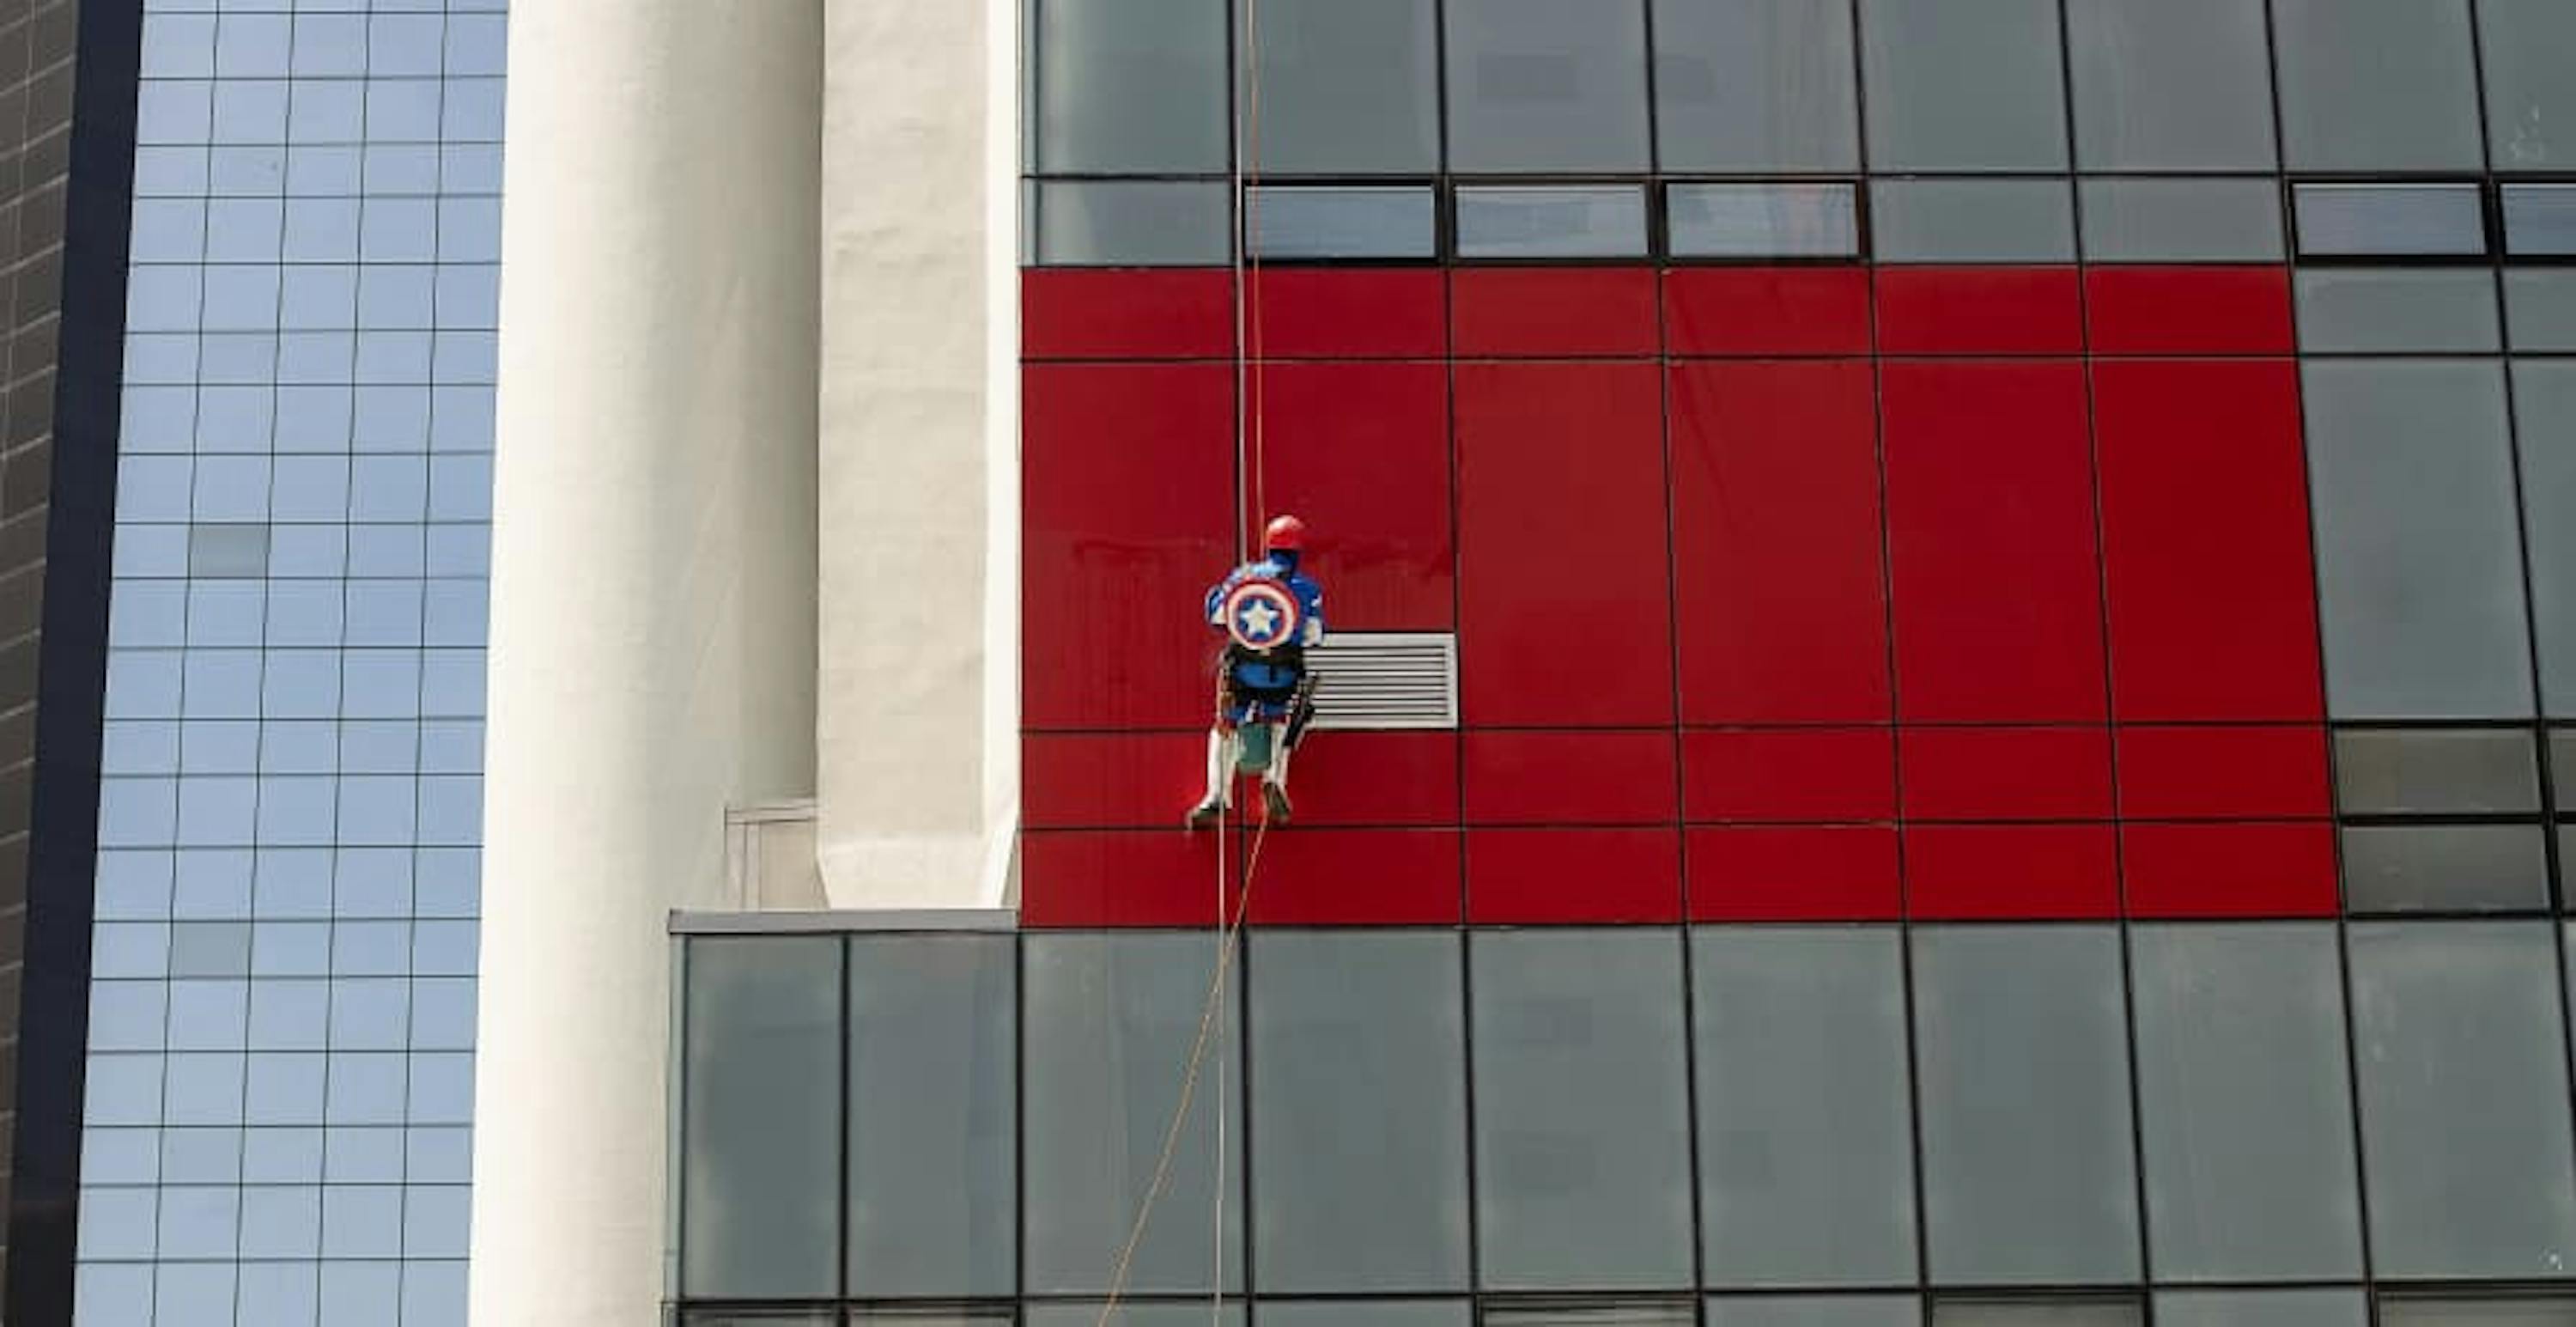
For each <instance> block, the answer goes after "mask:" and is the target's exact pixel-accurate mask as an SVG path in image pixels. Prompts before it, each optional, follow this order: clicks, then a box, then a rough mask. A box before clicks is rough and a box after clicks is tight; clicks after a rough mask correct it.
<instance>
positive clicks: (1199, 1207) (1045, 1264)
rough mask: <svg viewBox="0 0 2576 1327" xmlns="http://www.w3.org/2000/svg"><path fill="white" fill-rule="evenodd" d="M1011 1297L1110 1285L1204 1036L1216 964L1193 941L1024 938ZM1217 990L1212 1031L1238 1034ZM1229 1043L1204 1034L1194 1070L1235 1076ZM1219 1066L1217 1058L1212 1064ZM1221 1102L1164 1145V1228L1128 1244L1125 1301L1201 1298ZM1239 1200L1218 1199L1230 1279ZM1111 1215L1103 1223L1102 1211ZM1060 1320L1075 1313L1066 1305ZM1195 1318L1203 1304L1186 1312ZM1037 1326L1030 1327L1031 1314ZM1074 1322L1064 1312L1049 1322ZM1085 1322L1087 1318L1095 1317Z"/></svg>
mask: <svg viewBox="0 0 2576 1327" xmlns="http://www.w3.org/2000/svg"><path fill="white" fill-rule="evenodd" d="M1021 962H1022V969H1023V973H1024V979H1025V980H1026V982H1027V993H1026V996H1025V998H1024V999H1023V1002H1022V1008H1023V1010H1024V1013H1023V1015H1022V1017H1023V1018H1024V1019H1025V1022H1026V1028H1025V1031H1024V1032H1023V1034H1022V1045H1023V1051H1022V1057H1023V1058H1022V1061H1021V1075H1022V1085H1023V1086H1022V1091H1023V1100H1022V1112H1023V1113H1022V1117H1021V1118H1022V1130H1021V1136H1022V1146H1023V1148H1024V1149H1025V1151H1024V1153H1023V1155H1022V1157H1021V1163H1020V1164H1021V1170H1022V1173H1023V1179H1022V1191H1021V1192H1022V1201H1023V1202H1024V1203H1025V1204H1026V1206H1025V1207H1024V1209H1023V1212H1022V1220H1021V1230H1020V1241H1021V1260H1022V1261H1021V1266H1022V1271H1021V1288H1022V1291H1023V1293H1027V1294H1047V1293H1064V1292H1074V1293H1081V1292H1095V1293H1096V1292H1099V1291H1104V1290H1107V1289H1108V1288H1109V1279H1110V1276H1111V1271H1112V1268H1113V1267H1114V1266H1115V1264H1116V1262H1117V1259H1118V1251H1119V1248H1120V1247H1121V1246H1122V1245H1123V1244H1124V1243H1125V1242H1126V1238H1127V1231H1128V1228H1129V1223H1130V1222H1132V1221H1133V1220H1134V1218H1135V1213H1136V1211H1137V1207H1138V1204H1140V1203H1142V1202H1143V1201H1144V1199H1145V1194H1146V1191H1147V1189H1148V1188H1149V1187H1151V1185H1152V1183H1153V1179H1154V1163H1155V1160H1156V1158H1157V1157H1159V1156H1160V1155H1161V1152H1162V1146H1163V1135H1164V1132H1165V1130H1166V1129H1168V1128H1169V1127H1170V1123H1171V1118H1172V1111H1173V1108H1174V1107H1175V1106H1176V1105H1178V1103H1179V1098H1180V1085H1181V1070H1182V1066H1184V1065H1185V1064H1186V1063H1187V1062H1188V1059H1189V1054H1190V1047H1191V1043H1192V1042H1193V1041H1194V1040H1195V1039H1196V1037H1197V1034H1198V1024H1199V1010H1200V1009H1201V1007H1202V1006H1203V1004H1204V1002H1205V1000H1206V999H1207V992H1208V988H1209V986H1210V983H1211V978H1212V977H1213V976H1214V973H1215V965H1216V955H1215V953H1214V952H1213V950H1212V949H1211V947H1210V946H1209V944H1208V942H1207V938H1206V937H1205V936H1203V935H1184V934H1125V935H1031V936H1027V937H1025V938H1023V939H1022V941H1021ZM1240 989H1241V988H1240V987H1239V986H1237V985H1236V984H1235V983H1232V982H1229V983H1227V994H1226V1008H1225V1009H1223V1010H1222V1011H1220V1012H1219V1013H1218V1014H1217V1018H1218V1020H1219V1022H1218V1024H1217V1026H1219V1027H1221V1028H1232V1027H1235V1026H1238V1024H1237V1022H1236V1015H1235V1012H1234V1005H1235V993H1236V992H1237V991H1239V990H1240ZM1237 1049H1238V1048H1237V1046H1236V1044H1235V1041H1234V1038H1232V1037H1230V1036H1229V1037H1222V1038H1214V1039H1212V1040H1211V1043H1210V1046H1209V1048H1208V1050H1207V1051H1206V1055H1207V1057H1208V1058H1207V1060H1206V1061H1205V1063H1204V1064H1203V1066H1202V1067H1201V1069H1200V1075H1201V1078H1202V1081H1203V1083H1207V1084H1210V1085H1212V1083H1213V1079H1214V1077H1215V1076H1216V1075H1217V1074H1219V1073H1222V1074H1224V1075H1225V1076H1226V1079H1227V1080H1228V1081H1229V1082H1233V1083H1237V1084H1240V1083H1241V1082H1242V1081H1243V1075H1242V1065H1241V1063H1240V1060H1241V1056H1240V1055H1239V1054H1238V1053H1237ZM1220 1056H1222V1057H1224V1058H1223V1059H1222V1060H1220V1059H1219V1058H1218V1057H1220ZM1242 1100H1243V1098H1242V1094H1241V1093H1240V1092H1236V1093H1231V1094H1229V1096H1228V1100H1227V1112H1228V1118H1227V1120H1226V1130H1225V1136H1226V1146H1227V1148H1228V1155H1227V1157H1226V1159H1225V1173H1226V1174H1228V1175H1230V1176H1234V1177H1236V1179H1237V1180H1239V1179H1240V1178H1241V1176H1242V1174H1243V1157H1242V1139H1243V1121H1242V1119H1241V1118H1240V1117H1241V1114H1242V1111H1241V1109H1240V1108H1241V1105H1242ZM1216 1127H1217V1111H1216V1106H1215V1094H1214V1093H1213V1091H1210V1092H1208V1093H1207V1094H1206V1095H1204V1096H1203V1097H1201V1098H1200V1099H1199V1100H1198V1102H1197V1104H1196V1106H1195V1107H1194V1108H1193V1109H1192V1110H1191V1111H1190V1117H1189V1119H1188V1120H1187V1121H1186V1122H1184V1124H1183V1125H1182V1129H1181V1134H1180V1139H1179V1141H1178V1142H1177V1143H1176V1144H1174V1147H1173V1160H1172V1165H1171V1172H1170V1176H1169V1178H1168V1180H1167V1182H1166V1183H1165V1185H1164V1188H1163V1192H1162V1197H1161V1199H1160V1200H1159V1203H1158V1210H1160V1211H1162V1212H1163V1213H1165V1214H1166V1215H1171V1214H1176V1213H1182V1212H1188V1213H1191V1214H1193V1215H1194V1216H1195V1217H1197V1218H1198V1219H1195V1220H1180V1219H1174V1220H1158V1221H1155V1222H1153V1223H1152V1224H1151V1225H1150V1226H1148V1227H1147V1229H1146V1231H1145V1235H1144V1238H1143V1240H1142V1241H1140V1242H1139V1243H1138V1245H1137V1247H1136V1254H1135V1259H1134V1262H1133V1265H1132V1268H1131V1271H1130V1275H1129V1278H1128V1289H1129V1290H1130V1291H1131V1292H1133V1293H1138V1294H1152V1293H1156V1292H1158V1291H1161V1292H1182V1293H1187V1292H1192V1291H1195V1292H1197V1293H1199V1294H1202V1295H1203V1294H1205V1293H1207V1289H1208V1276H1209V1274H1210V1273H1211V1272H1212V1271H1213V1270H1214V1269H1215V1266H1216V1247H1215V1244H1214V1243H1213V1240H1214V1238H1215V1234H1216V1232H1215V1231H1213V1230H1211V1229H1210V1228H1209V1227H1210V1221H1209V1219H1208V1218H1210V1217H1211V1216H1213V1214H1214V1213H1215V1212H1216V1211H1217V1210H1218V1209H1217V1205H1216V1199H1217V1189H1216V1160H1217V1157H1216ZM1242 1193H1243V1186H1242V1185H1241V1184H1240V1183H1237V1182H1234V1181H1229V1182H1228V1184H1227V1186H1226V1190H1225V1201H1226V1206H1225V1208H1224V1212H1225V1241H1226V1256H1225V1267H1226V1277H1227V1279H1228V1282H1229V1283H1232V1282H1234V1281H1236V1280H1238V1279H1239V1278H1240V1277H1241V1275H1242V1271H1243V1235H1242V1220H1243V1218H1242V1211H1241V1205H1242ZM1104 1214H1107V1215H1104ZM1068 1311H1070V1310H1068ZM1190 1311H1193V1312H1195V1313H1197V1314H1198V1315H1199V1316H1200V1318H1201V1319H1202V1320H1204V1318H1205V1316H1206V1313H1207V1306H1206V1305H1205V1304H1200V1305H1198V1306H1196V1308H1195V1309H1194V1310H1190ZM1030 1320H1031V1321H1035V1316H1034V1315H1032V1317H1031V1319H1030ZM1058 1320H1061V1321H1067V1322H1071V1321H1074V1319H1072V1318H1062V1319H1058ZM1091 1320H1092V1317H1091V1316H1084V1317H1082V1318H1081V1319H1080V1321H1082V1322H1086V1323H1087V1322H1090V1321H1091Z"/></svg>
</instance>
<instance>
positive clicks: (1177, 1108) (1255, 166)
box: [1095, 0, 1286, 1327]
mask: <svg viewBox="0 0 2576 1327" xmlns="http://www.w3.org/2000/svg"><path fill="white" fill-rule="evenodd" d="M1240 13H1241V22H1240V23H1239V24H1238V25H1237V30H1238V32H1239V33H1240V34H1241V37H1242V41H1241V47H1242V52H1241V55H1242V58H1241V60H1240V66H1241V68H1242V69H1243V71H1244V72H1243V78H1244V95H1243V97H1242V98H1241V99H1240V107H1239V110H1238V113H1236V114H1233V115H1230V116H1228V117H1227V118H1228V119H1229V120H1230V121H1231V128H1232V132H1233V136H1234V152H1233V160H1232V163H1231V168H1230V173H1231V175H1232V177H1233V178H1232V180H1231V181H1230V183H1231V184H1232V186H1233V204H1234V207H1233V211H1234V220H1235V227H1234V230H1235V242H1234V244H1233V245H1232V246H1231V247H1232V249H1233V254H1234V257H1233V268H1234V288H1233V297H1234V454H1235V465H1236V467H1237V469H1238V473H1239V474H1241V475H1243V476H1246V477H1248V478H1249V479H1250V480H1251V483H1250V484H1249V485H1248V486H1247V485H1244V484H1241V483H1238V484H1237V485H1236V488H1235V518H1234V519H1235V536H1236V542H1237V544H1238V546H1239V547H1242V548H1244V549H1246V550H1249V549H1250V548H1251V545H1252V537H1253V536H1252V530H1253V527H1254V525H1255V524H1257V523H1258V521H1259V520H1261V519H1263V518H1265V517H1266V516H1267V515H1268V513H1269V510H1270V500H1269V492H1268V483H1267V479H1268V476H1267V468H1268V467H1267V464H1266V457H1265V456H1264V452H1263V430H1262V420H1263V417H1264V415H1265V414H1266V413H1267V411H1268V406H1269V399H1268V397H1267V396H1266V395H1264V392H1263V386H1264V381H1265V378H1266V373H1265V370H1266V369H1267V367H1268V366H1267V364H1266V363H1265V361H1264V359H1263V356H1262V353H1261V286H1260V271H1261V260H1260V258H1259V256H1258V255H1257V254H1255V253H1254V252H1253V245H1254V243H1255V241H1256V239H1257V238H1258V236H1259V235H1260V211H1259V209H1260V200H1259V194H1258V193H1257V192H1256V191H1255V189H1254V187H1253V182H1254V181H1255V180H1258V179H1259V178H1260V174H1261V169H1260V154H1261V33H1260V27H1259V24H1260V21H1261V3H1260V0H1241V10H1240ZM1247 487H1248V488H1249V495H1248V496H1249V497H1250V499H1251V508H1250V510H1249V511H1247V510H1246V509H1245V506H1244V501H1245V498H1246V496H1247V494H1246V488H1247ZM1219 703H1220V704H1222V701H1221V700H1220V702H1219ZM1285 754H1286V753H1285V752H1284V751H1273V752H1272V753H1271V759H1273V760H1279V759H1283V758H1284V757H1285ZM1225 777H1226V778H1227V779H1229V780H1231V779H1234V778H1235V777H1237V776H1236V774H1235V771H1233V770H1230V769H1229V770H1227V771H1225ZM1228 819H1229V817H1228V815H1227V813H1226V803H1225V800H1224V799H1220V800H1219V802H1218V811H1217V820H1216V845H1217V851H1216V907H1215V910H1214V911H1213V912H1212V913H1211V914H1210V916H1211V917H1212V918H1213V919H1214V921H1215V922H1216V923H1217V929H1216V954H1215V962H1214V968H1215V971H1214V973H1213V975H1212V976H1211V977H1210V979H1209V981H1208V992H1207V998H1206V999H1205V1000H1204V1001H1202V1002H1201V1004H1200V1007H1199V1027H1198V1033H1197V1035H1196V1036H1195V1037H1193V1038H1192V1039H1191V1041H1190V1054H1189V1059H1188V1062H1187V1064H1186V1065H1185V1066H1184V1068H1183V1070H1182V1073H1181V1095H1180V1100H1179V1101H1178V1102H1176V1103H1175V1104H1174V1105H1173V1108H1172V1119H1171V1123H1170V1124H1168V1125H1167V1126H1165V1127H1164V1130H1163V1146H1162V1151H1161V1154H1160V1155H1158V1156H1157V1157H1156V1158H1155V1160H1154V1174H1153V1179H1152V1181H1151V1182H1150V1183H1148V1184H1147V1185H1146V1187H1145V1196H1144V1198H1143V1199H1142V1200H1141V1201H1139V1202H1138V1203H1137V1206H1136V1219H1135V1221H1134V1222H1133V1223H1132V1224H1131V1225H1129V1227H1128V1229H1127V1239H1126V1242H1125V1243H1124V1244H1122V1245H1121V1246H1120V1247H1119V1250H1118V1262H1117V1265H1116V1268H1115V1269H1114V1271H1113V1272H1112V1273H1111V1275H1110V1280H1109V1294H1108V1297H1107V1298H1105V1299H1103V1300H1102V1301H1101V1304H1100V1317H1099V1319H1098V1320H1097V1322H1096V1323H1095V1327H1108V1324H1109V1320H1110V1318H1111V1317H1112V1316H1113V1315H1115V1314H1116V1313H1117V1311H1118V1303H1119V1300H1120V1299H1121V1298H1122V1297H1124V1295H1125V1294H1126V1291H1127V1278H1128V1274H1129V1272H1130V1271H1131V1270H1132V1269H1133V1267H1134V1264H1135V1261H1136V1249H1137V1246H1138V1245H1139V1244H1141V1243H1142V1242H1143V1241H1144V1238H1145V1229H1146V1227H1147V1226H1148V1225H1149V1224H1150V1223H1151V1222H1152V1220H1153V1216H1154V1205H1155V1204H1156V1203H1157V1202H1159V1201H1160V1200H1161V1198H1162V1196H1163V1188H1164V1186H1165V1185H1166V1184H1167V1183H1169V1182H1170V1179H1171V1169H1172V1157H1173V1154H1174V1153H1175V1152H1176V1151H1177V1150H1178V1149H1179V1146H1180V1141H1181V1129H1182V1127H1183V1126H1184V1125H1186V1124H1187V1123H1188V1122H1189V1117H1190V1103H1191V1101H1192V1100H1193V1099H1194V1098H1195V1097H1196V1095H1197V1093H1198V1083H1199V1074H1200V1071H1201V1068H1202V1067H1203V1066H1204V1065H1205V1063H1206V1060H1207V1051H1208V1045H1209V1042H1210V1041H1211V1040H1212V1034H1213V1033H1214V1032H1215V1029H1216V1024H1217V1012H1218V1011H1219V1010H1220V1009H1222V1008H1224V1007H1225V991H1226V979H1227V976H1228V975H1229V973H1230V972H1231V971H1232V969H1233V966H1234V954H1235V949H1236V946H1237V945H1238V943H1240V939H1241V934H1242V930H1243V919H1244V917H1245V915H1246V914H1247V912H1248V911H1249V909H1250V907H1251V904H1252V883H1253V879H1254V873H1255V872H1256V871H1258V870H1259V869H1260V866H1261V847H1262V844H1263V843H1265V842H1267V841H1268V840H1269V837H1270V817H1269V815H1268V813H1267V811H1266V809H1265V811H1264V814H1263V815H1262V818H1261V820H1260V822H1259V824H1258V826H1257V827H1256V828H1255V829H1254V831H1253V836H1252V851H1251V852H1250V854H1248V855H1247V856H1246V858H1245V860H1244V865H1243V886H1242V889H1241V891H1240V892H1239V893H1238V894H1237V895H1236V896H1235V897H1234V898H1232V899H1231V900H1230V899H1229V898H1228V897H1227V890H1226V877H1227V872H1226V859H1227V857H1228V856H1230V855H1231V854H1230V853H1229V852H1228V851H1227V844H1228V843H1229V841H1230V839H1229V835H1228V826H1227V821H1228ZM1229 903H1231V905H1232V915H1231V916H1230V917H1229V915H1228V905H1229ZM1225 1097H1226V1068H1225V1057H1224V1056H1223V1055H1219V1056H1218V1057H1217V1070H1216V1161H1215V1165H1216V1185H1215V1189H1216V1210H1215V1214H1214V1216H1213V1218H1212V1220H1213V1223H1214V1229H1213V1231H1212V1234H1211V1238H1210V1240H1209V1243H1210V1245H1211V1246H1212V1247H1213V1248H1214V1249H1215V1250H1216V1267H1215V1270H1214V1273H1213V1274H1212V1275H1211V1276H1210V1277H1209V1279H1208V1321H1209V1323H1210V1325H1211V1327H1219V1324H1222V1323H1223V1321H1224V1315H1225V1198H1226V1101H1225Z"/></svg>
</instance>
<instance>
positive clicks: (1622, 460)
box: [1454, 363, 1673, 727]
mask: <svg viewBox="0 0 2576 1327" xmlns="http://www.w3.org/2000/svg"><path fill="white" fill-rule="evenodd" d="M1454 380H1455V383H1456V391H1457V403H1458V404H1457V412H1458V437H1457V446H1458V631H1459V642H1458V655H1459V658H1458V687H1459V694H1460V706H1461V709H1462V711H1463V717H1464V718H1465V720H1466V722H1467V723H1468V724H1469V725H1470V726H1482V727H1505V726H1540V725H1580V726H1599V727H1645V726H1666V725H1669V724H1671V723H1672V721H1673V663H1672V594H1671V573H1670V566H1671V560H1670V557H1669V554H1668V550H1667V547H1666V541H1665V537H1664V530H1665V520H1666V518H1665V514H1664V509H1665V493H1666V491H1667V485H1666V483H1665V479H1664V438H1663V414H1664V403H1663V384H1662V381H1661V371H1660V370H1659V369H1658V368H1657V367H1656V366H1655V365H1653V364H1651V363H1638V364H1461V365H1459V366H1458V367H1457V369H1456V371H1455V374H1454Z"/></svg>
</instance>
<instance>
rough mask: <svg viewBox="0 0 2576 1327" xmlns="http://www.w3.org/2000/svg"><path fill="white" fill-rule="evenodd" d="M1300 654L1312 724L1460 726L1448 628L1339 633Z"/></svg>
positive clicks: (1454, 651) (1453, 639)
mask: <svg viewBox="0 0 2576 1327" xmlns="http://www.w3.org/2000/svg"><path fill="white" fill-rule="evenodd" d="M1306 658H1307V663H1308V666H1309V667H1310V668H1312V669H1313V670H1314V673H1315V726H1316V727H1317V728H1455V727H1457V726H1458V637H1457V636H1456V635H1454V634H1452V633H1450V632H1445V631H1419V632H1414V631H1406V632H1396V631H1383V632H1357V633H1347V634H1344V633H1337V634H1334V635H1331V636H1327V637H1325V638H1324V643H1323V644H1321V645H1318V646H1316V647H1315V648H1314V649H1312V650H1309V651H1307V654H1306Z"/></svg>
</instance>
